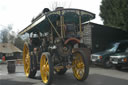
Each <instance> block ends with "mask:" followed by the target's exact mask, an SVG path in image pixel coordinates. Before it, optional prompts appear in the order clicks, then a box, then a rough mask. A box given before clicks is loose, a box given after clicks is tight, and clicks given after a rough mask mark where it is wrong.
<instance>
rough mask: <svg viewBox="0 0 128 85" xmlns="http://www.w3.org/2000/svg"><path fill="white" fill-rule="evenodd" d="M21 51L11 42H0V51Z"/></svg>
mask: <svg viewBox="0 0 128 85" xmlns="http://www.w3.org/2000/svg"><path fill="white" fill-rule="evenodd" d="M13 52H22V51H21V50H20V49H19V48H17V47H16V46H14V45H13V44H11V43H0V53H13Z"/></svg>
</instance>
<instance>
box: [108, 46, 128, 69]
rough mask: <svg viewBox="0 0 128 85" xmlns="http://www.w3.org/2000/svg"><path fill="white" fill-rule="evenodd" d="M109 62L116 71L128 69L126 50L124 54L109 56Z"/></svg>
mask: <svg viewBox="0 0 128 85" xmlns="http://www.w3.org/2000/svg"><path fill="white" fill-rule="evenodd" d="M110 62H112V64H114V66H115V68H116V69H118V70H120V69H121V68H122V67H128V48H127V49H126V51H125V52H122V53H117V54H114V55H112V56H110Z"/></svg>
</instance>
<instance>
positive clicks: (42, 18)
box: [19, 8, 95, 85]
mask: <svg viewBox="0 0 128 85" xmlns="http://www.w3.org/2000/svg"><path fill="white" fill-rule="evenodd" d="M94 18H95V15H94V14H93V13H90V12H87V11H84V10H79V9H63V8H59V9H56V10H55V11H50V10H49V9H48V8H45V9H44V10H43V12H42V13H41V14H39V15H38V16H37V17H36V18H35V19H33V20H32V23H31V24H30V25H29V26H28V27H26V28H25V29H24V30H22V31H21V32H20V33H19V34H20V35H23V34H24V33H29V42H28V43H27V42H25V44H24V49H23V62H24V72H25V75H26V76H27V77H30V78H33V77H34V76H35V74H36V72H37V70H40V72H41V78H42V81H43V83H44V84H46V85H48V84H51V82H52V80H53V74H54V71H55V72H56V74H58V75H63V74H65V73H66V71H67V70H68V69H70V68H72V71H73V74H74V77H75V78H76V79H77V80H79V81H83V80H85V79H86V78H87V77H88V73H89V60H88V57H89V56H90V50H89V49H88V48H86V46H85V45H84V43H83V30H84V29H82V27H81V24H82V23H83V22H86V21H89V20H91V19H94Z"/></svg>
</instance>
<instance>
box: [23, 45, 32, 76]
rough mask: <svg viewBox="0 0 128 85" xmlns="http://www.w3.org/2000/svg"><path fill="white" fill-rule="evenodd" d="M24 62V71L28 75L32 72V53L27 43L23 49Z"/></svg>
mask: <svg viewBox="0 0 128 85" xmlns="http://www.w3.org/2000/svg"><path fill="white" fill-rule="evenodd" d="M23 62H24V72H25V75H26V76H27V77H28V76H29V72H30V55H29V49H28V47H27V45H26V44H25V45H24V49H23Z"/></svg>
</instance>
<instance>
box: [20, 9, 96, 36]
mask: <svg viewBox="0 0 128 85" xmlns="http://www.w3.org/2000/svg"><path fill="white" fill-rule="evenodd" d="M60 16H63V17H64V23H75V24H79V16H81V23H83V22H86V21H89V20H92V19H94V18H95V14H93V13H91V12H87V11H84V10H80V9H61V10H55V11H50V12H47V13H45V14H44V13H42V14H40V16H38V18H36V20H34V21H33V22H32V23H31V24H30V25H29V26H27V27H26V28H25V29H23V30H22V31H21V32H20V33H19V34H20V35H22V34H24V33H26V32H27V33H31V32H37V31H40V32H47V31H49V30H50V23H49V21H48V19H47V18H49V19H50V20H51V22H52V23H53V24H54V25H55V23H56V21H57V20H60Z"/></svg>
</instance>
